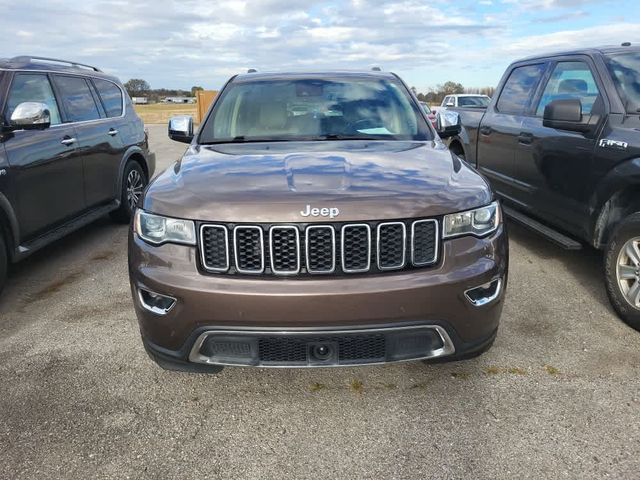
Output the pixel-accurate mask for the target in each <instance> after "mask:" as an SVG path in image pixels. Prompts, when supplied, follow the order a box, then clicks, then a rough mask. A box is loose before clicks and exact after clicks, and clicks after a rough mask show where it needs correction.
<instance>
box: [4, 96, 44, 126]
mask: <svg viewBox="0 0 640 480" xmlns="http://www.w3.org/2000/svg"><path fill="white" fill-rule="evenodd" d="M50 125H51V113H50V112H49V107H48V106H47V105H46V104H44V103H40V102H22V103H19V104H18V106H17V107H16V108H15V109H14V110H13V113H12V114H11V119H10V125H9V128H11V129H12V130H17V129H20V130H43V129H45V128H49V126H50Z"/></svg>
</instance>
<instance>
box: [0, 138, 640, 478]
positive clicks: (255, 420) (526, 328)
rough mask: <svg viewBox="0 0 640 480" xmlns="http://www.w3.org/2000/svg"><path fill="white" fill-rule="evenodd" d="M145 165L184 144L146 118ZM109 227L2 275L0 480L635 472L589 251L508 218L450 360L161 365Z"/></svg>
mask: <svg viewBox="0 0 640 480" xmlns="http://www.w3.org/2000/svg"><path fill="white" fill-rule="evenodd" d="M150 131H151V141H152V145H153V148H154V150H155V151H156V152H157V154H158V160H159V168H161V169H162V168H165V167H166V166H168V165H169V164H170V163H171V162H172V161H173V160H175V159H177V158H178V157H179V156H180V154H181V152H182V151H183V150H184V146H183V145H181V144H178V143H172V142H170V141H169V140H168V139H166V135H165V127H164V126H151V127H150ZM126 229H127V227H125V226H119V225H114V224H112V223H111V222H110V221H109V220H108V219H104V220H102V221H99V222H97V223H95V224H93V225H91V226H89V227H87V228H84V229H83V230H81V231H79V232H77V233H75V234H73V235H71V236H70V237H68V238H66V239H64V240H62V241H60V242H58V243H56V244H55V245H52V246H50V247H48V248H46V249H45V250H43V251H41V252H39V253H37V254H36V255H34V256H33V257H31V258H29V259H28V260H26V261H25V262H23V263H21V264H20V265H18V266H16V267H15V268H14V270H13V272H12V274H11V277H10V280H9V285H8V287H7V289H6V291H5V293H4V294H3V296H2V298H1V299H0V388H1V394H0V478H3V479H4V478H7V479H33V478H69V479H76V478H136V479H147V478H148V479H165V478H166V479H173V478H176V479H178V478H179V479H189V478H233V479H242V478H251V479H258V478H299V479H302V478H329V479H333V478H360V479H369V478H371V479H381V478H403V479H410V478H411V479H413V478H415V479H424V478H438V479H445V478H452V479H453V478H455V479H458V478H473V479H485V478H486V479H494V478H535V479H539V478H604V477H610V478H638V475H639V474H638V472H639V471H640V456H639V455H638V453H639V452H640V389H639V387H640V375H639V374H640V334H639V333H637V332H635V331H633V330H631V329H630V328H628V327H627V326H626V325H625V324H624V323H622V322H621V321H620V320H618V319H617V317H616V316H615V314H614V313H613V311H612V309H611V308H610V307H609V304H608V301H607V298H606V294H605V291H604V286H603V284H602V279H601V274H600V268H601V267H600V266H601V257H600V255H599V254H598V253H597V252H593V251H590V250H586V251H582V252H567V251H563V250H560V249H558V248H557V247H555V246H553V245H551V244H549V243H547V242H546V241H544V240H543V239H540V238H538V237H536V236H535V235H533V234H530V233H529V232H527V231H525V230H522V229H520V228H518V227H517V226H515V225H510V238H511V266H510V268H511V271H510V279H509V289H508V298H507V300H506V305H505V309H504V313H503V317H502V326H501V331H500V334H499V337H498V340H497V341H496V344H495V345H494V347H493V349H492V350H491V351H489V352H488V353H486V354H485V355H483V356H481V357H479V358H477V359H474V360H471V361H467V362H463V363H457V364H442V365H433V366H424V365H422V364H420V363H409V364H400V365H393V366H384V367H363V368H348V369H337V370H336V369H326V370H324V369H314V370H258V369H246V368H228V369H226V370H225V371H224V372H223V374H221V375H219V376H206V375H189V374H180V373H172V372H165V371H163V370H160V369H159V368H157V367H156V366H155V365H154V364H153V363H152V362H151V361H150V360H149V359H148V357H147V356H146V354H145V352H144V350H143V348H142V344H141V342H140V338H139V333H138V327H137V323H136V318H135V314H134V311H133V308H132V305H131V299H130V293H129V284H128V279H127V266H126V255H127V253H126Z"/></svg>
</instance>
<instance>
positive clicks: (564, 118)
mask: <svg viewBox="0 0 640 480" xmlns="http://www.w3.org/2000/svg"><path fill="white" fill-rule="evenodd" d="M582 117H583V115H582V103H581V102H580V100H578V99H577V98H569V99H564V100H554V101H553V102H550V103H549V104H548V105H547V106H545V107H544V116H543V117H542V125H544V126H545V127H549V128H556V129H558V130H568V131H570V132H582V133H588V132H590V131H591V130H592V129H593V128H594V124H593V122H590V121H589V119H588V118H587V119H586V121H585V120H583V118H582Z"/></svg>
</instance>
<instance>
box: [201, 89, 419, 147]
mask: <svg viewBox="0 0 640 480" xmlns="http://www.w3.org/2000/svg"><path fill="white" fill-rule="evenodd" d="M431 138H432V137H431V131H430V130H429V127H428V126H427V124H426V122H425V120H424V116H423V114H422V112H421V111H420V110H419V107H418V106H417V105H415V102H413V101H412V99H411V97H410V95H409V93H408V92H407V90H406V88H405V87H404V85H403V84H402V83H401V82H399V81H394V80H391V79H384V78H382V79H381V78H375V77H372V78H367V77H361V78H360V77H356V78H343V77H336V78H299V79H298V78H296V79H283V80H280V79H273V80H267V79H265V80H259V79H257V80H255V81H239V82H237V83H231V84H230V85H228V86H227V87H226V88H225V89H224V91H223V92H222V93H221V96H220V99H219V100H218V101H217V102H216V105H215V107H214V110H213V112H212V113H211V115H210V116H209V118H208V119H207V120H206V122H205V124H204V125H203V126H202V128H201V134H200V139H199V141H200V143H225V142H231V141H279V140H280V141H282V140H324V139H392V140H431Z"/></svg>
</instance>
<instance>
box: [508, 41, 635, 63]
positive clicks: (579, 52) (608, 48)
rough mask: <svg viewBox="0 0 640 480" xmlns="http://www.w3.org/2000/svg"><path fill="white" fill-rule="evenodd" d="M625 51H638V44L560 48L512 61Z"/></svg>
mask: <svg viewBox="0 0 640 480" xmlns="http://www.w3.org/2000/svg"><path fill="white" fill-rule="evenodd" d="M627 52H640V45H639V44H635V45H631V44H626V45H605V46H602V47H592V48H580V49H573V50H560V51H554V52H546V53H540V54H538V55H531V56H528V57H525V58H521V59H519V60H516V61H515V62H513V63H517V62H524V61H528V60H536V59H541V58H548V57H559V56H562V55H594V54H595V55H603V54H613V53H627Z"/></svg>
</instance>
